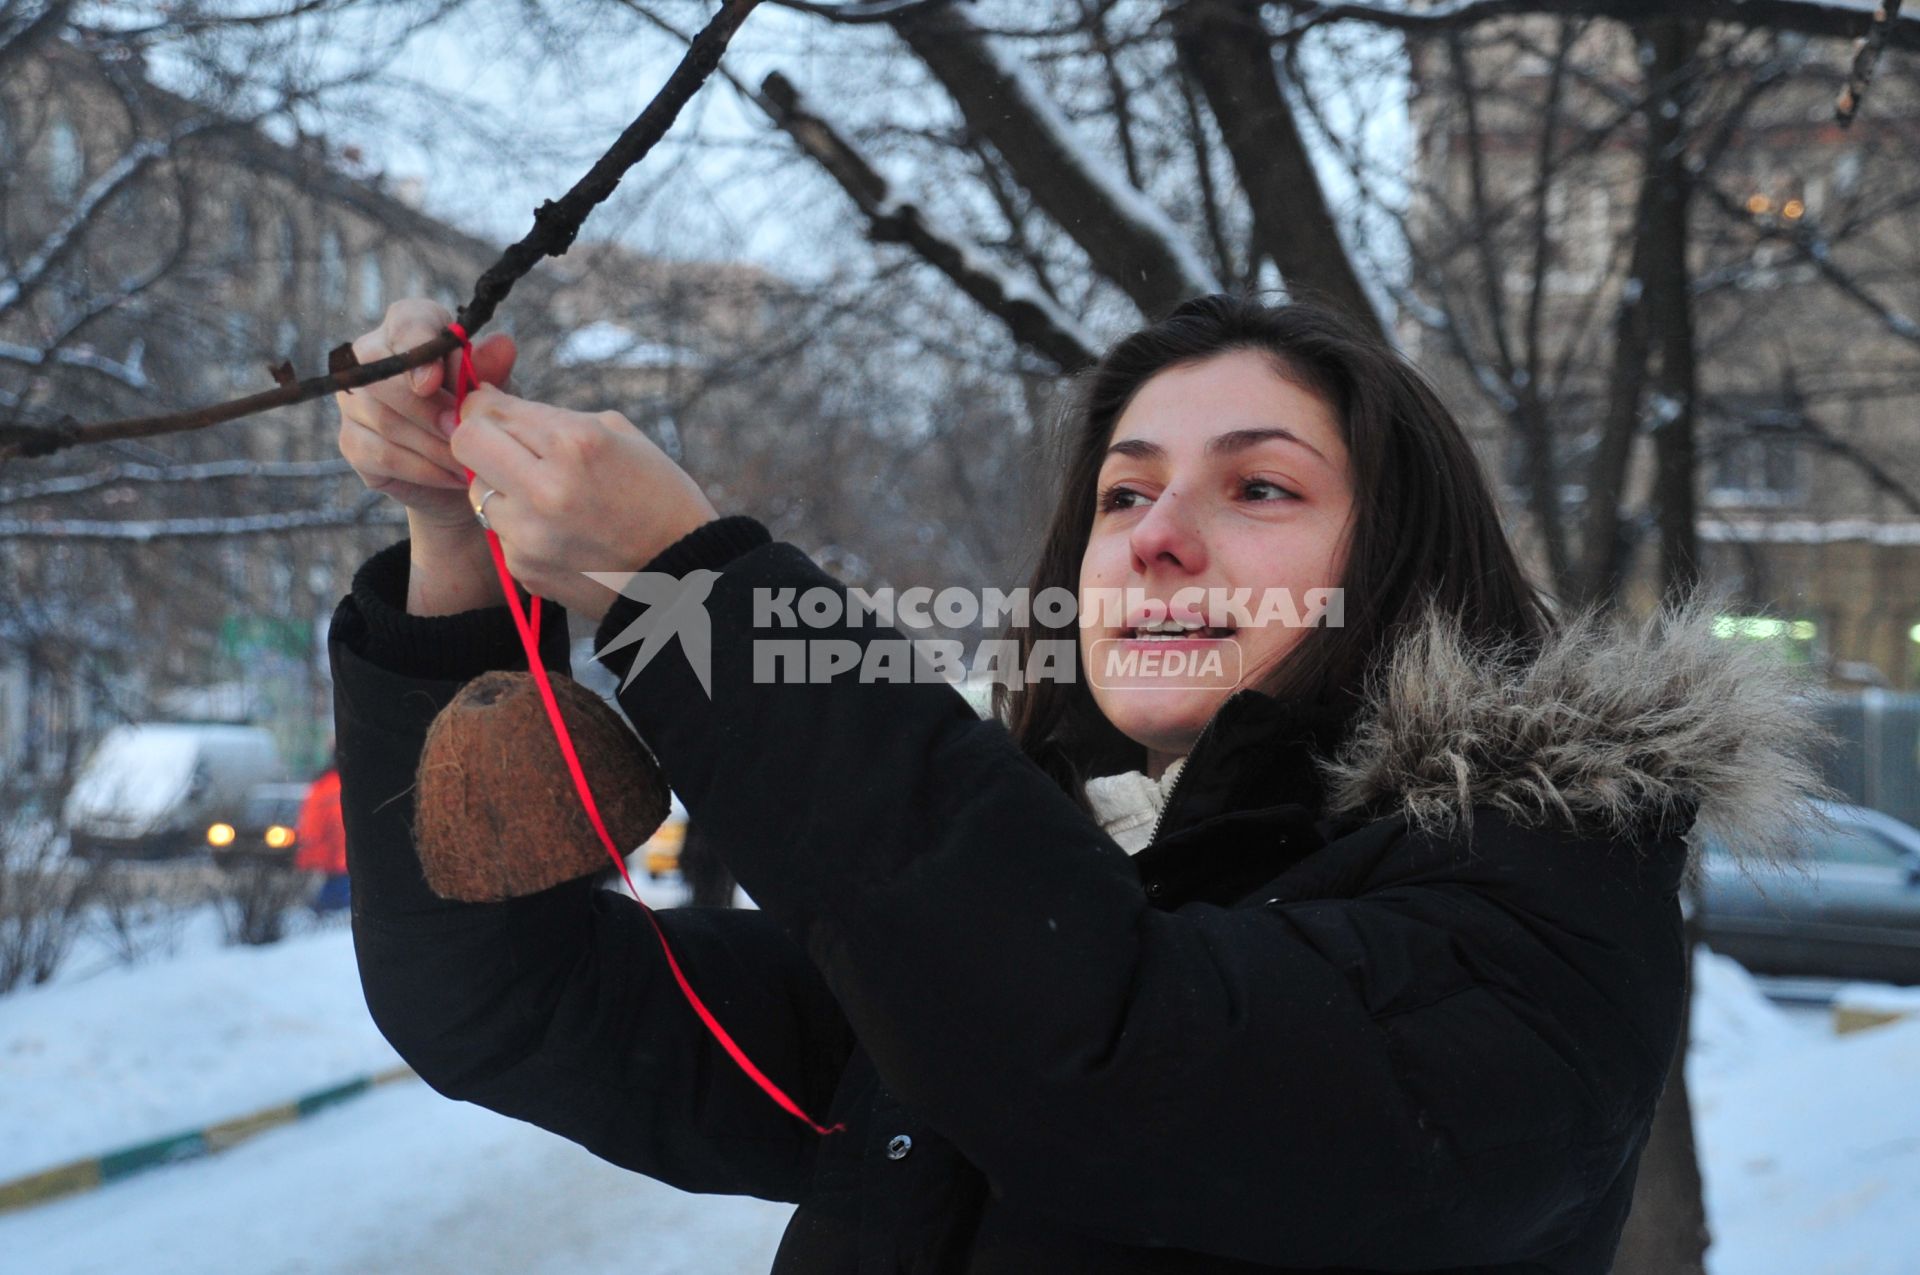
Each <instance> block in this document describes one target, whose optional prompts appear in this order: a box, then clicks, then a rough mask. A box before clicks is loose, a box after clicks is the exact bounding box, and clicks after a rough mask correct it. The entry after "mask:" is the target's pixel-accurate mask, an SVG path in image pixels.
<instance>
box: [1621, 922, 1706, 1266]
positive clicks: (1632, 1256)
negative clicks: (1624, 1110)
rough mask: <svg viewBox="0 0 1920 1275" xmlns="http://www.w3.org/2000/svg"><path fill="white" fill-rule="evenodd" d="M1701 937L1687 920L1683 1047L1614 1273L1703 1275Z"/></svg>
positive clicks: (1657, 1115)
mask: <svg viewBox="0 0 1920 1275" xmlns="http://www.w3.org/2000/svg"><path fill="white" fill-rule="evenodd" d="M1698 943H1699V939H1698V935H1697V934H1696V932H1695V929H1694V925H1693V922H1692V921H1691V920H1689V921H1688V922H1687V994H1686V996H1685V997H1684V998H1683V999H1682V1001H1681V1010H1680V1044H1679V1047H1678V1048H1676V1049H1675V1050H1674V1051H1673V1060H1672V1062H1671V1063H1670V1064H1669V1065H1668V1068H1667V1087H1666V1089H1665V1091H1664V1092H1663V1093H1662V1094H1661V1096H1660V1105H1659V1106H1658V1107H1657V1108H1655V1109H1654V1113H1653V1132H1652V1134H1651V1135H1650V1136H1649V1138H1648V1139H1647V1147H1646V1150H1645V1151H1644V1152H1643V1153H1642V1154H1641V1156H1640V1176H1639V1178H1638V1179H1637V1180H1636V1181H1635V1182H1634V1186H1633V1212H1632V1213H1631V1214H1629V1215H1628V1217H1627V1229H1626V1231H1625V1232H1624V1233H1623V1234H1622V1235H1621V1237H1620V1248H1619V1251H1618V1252H1617V1253H1616V1254H1615V1256H1614V1260H1613V1275H1704V1272H1705V1271H1706V1268H1707V1266H1706V1258H1707V1248H1708V1246H1709V1245H1710V1244H1711V1243H1712V1238H1713V1237H1712V1234H1711V1232H1709V1230H1708V1229H1707V1214H1706V1208H1705V1205H1704V1203H1703V1197H1702V1194H1701V1181H1700V1158H1699V1150H1698V1148H1697V1147H1696V1146H1695V1145H1694V1138H1693V1103H1692V1100H1691V1099H1690V1098H1689V1097H1688V1094H1687V1050H1688V1048H1689V1046H1690V1045H1691V1043H1692V1032H1691V1031H1690V1030H1689V1023H1690V1021H1691V1019H1692V1017H1693V954H1694V949H1695V948H1696V947H1697V946H1698Z"/></svg>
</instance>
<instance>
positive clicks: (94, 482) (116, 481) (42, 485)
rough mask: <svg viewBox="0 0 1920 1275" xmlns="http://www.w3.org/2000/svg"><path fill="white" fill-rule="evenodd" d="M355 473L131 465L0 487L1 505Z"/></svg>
mask: <svg viewBox="0 0 1920 1275" xmlns="http://www.w3.org/2000/svg"><path fill="white" fill-rule="evenodd" d="M351 472H353V467H352V466H351V465H349V464H347V462H346V461H344V460H209V461H201V462H199V463H197V464H184V465H142V464H138V463H128V464H125V465H114V466H112V467H110V468H107V469H96V470H92V471H90V472H88V473H84V474H62V475H61V476H60V477H58V478H43V479H41V480H39V481H38V482H30V483H18V484H15V485H14V486H12V487H0V505H7V504H18V503H19V502H20V501H23V500H45V499H47V498H48V497H51V496H72V495H77V494H78V493H80V492H85V491H95V490H98V489H99V488H101V487H118V486H121V485H123V484H125V483H200V482H206V481H208V480H210V479H216V478H335V477H338V476H340V475H342V474H348V473H351Z"/></svg>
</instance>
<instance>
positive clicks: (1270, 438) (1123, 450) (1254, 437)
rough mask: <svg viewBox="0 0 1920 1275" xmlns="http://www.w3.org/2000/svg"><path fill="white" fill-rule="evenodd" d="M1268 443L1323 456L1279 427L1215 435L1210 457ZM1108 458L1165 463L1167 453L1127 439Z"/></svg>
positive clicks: (1139, 440)
mask: <svg viewBox="0 0 1920 1275" xmlns="http://www.w3.org/2000/svg"><path fill="white" fill-rule="evenodd" d="M1266 442H1280V443H1294V444H1297V445H1298V446H1301V447H1304V448H1306V449H1307V450H1308V451H1310V452H1312V453H1313V454H1314V455H1315V456H1320V449H1319V448H1317V447H1315V446H1314V445H1313V444H1312V443H1309V442H1308V441H1307V440H1306V439H1304V438H1301V437H1300V436H1299V435H1298V434H1296V433H1294V432H1293V431H1292V430H1287V429H1281V428H1280V427H1279V426H1277V425H1270V426H1266V427H1264V428H1260V429H1230V430H1228V431H1227V432H1226V433H1224V434H1215V435H1214V436H1213V437H1212V438H1209V439H1208V440H1207V455H1209V456H1224V455H1230V454H1232V453H1234V452H1243V451H1245V450H1246V449H1247V448H1249V447H1252V446H1254V445H1255V444H1256V443H1266ZM1107 455H1109V456H1129V457H1132V458H1133V459H1134V460H1165V459H1166V458H1167V449H1166V448H1164V447H1162V446H1160V444H1158V443H1150V442H1148V441H1147V440H1146V439H1144V438H1123V439H1121V440H1120V441H1119V442H1117V443H1115V444H1114V445H1113V446H1111V447H1109V448H1107ZM1320 459H1321V460H1322V461H1323V462H1324V461H1325V460H1326V459H1327V458H1326V457H1325V456H1320Z"/></svg>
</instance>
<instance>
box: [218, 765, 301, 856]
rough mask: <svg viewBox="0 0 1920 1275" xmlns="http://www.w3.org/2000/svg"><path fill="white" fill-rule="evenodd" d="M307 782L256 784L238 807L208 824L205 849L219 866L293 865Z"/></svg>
mask: <svg viewBox="0 0 1920 1275" xmlns="http://www.w3.org/2000/svg"><path fill="white" fill-rule="evenodd" d="M306 795H307V785H306V784H280V783H274V784H255V785H254V786H253V787H252V788H250V789H248V790H247V798H246V800H245V801H244V802H242V803H241V804H240V808H239V809H238V810H236V811H233V812H230V813H228V814H227V815H226V817H224V818H220V819H216V820H215V821H214V822H213V823H210V824H208V825H207V851H208V853H210V854H211V855H212V856H213V861H214V863H215V864H216V865H218V866H219V867H221V868H225V869H228V870H232V869H234V868H239V867H245V866H247V865H250V864H271V865H277V866H279V867H288V868H290V867H292V866H293V855H294V847H295V845H296V843H297V842H298V841H299V836H298V834H297V833H296V831H295V829H297V828H298V827H299V820H300V803H301V802H302V801H304V800H305V799H306Z"/></svg>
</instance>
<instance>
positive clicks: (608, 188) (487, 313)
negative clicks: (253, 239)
mask: <svg viewBox="0 0 1920 1275" xmlns="http://www.w3.org/2000/svg"><path fill="white" fill-rule="evenodd" d="M759 3H760V0H726V3H725V4H724V5H723V6H722V8H721V10H720V12H719V13H717V14H715V15H714V17H713V20H712V21H710V22H709V23H707V25H706V27H705V29H703V30H702V31H701V32H700V34H699V35H697V36H695V37H694V40H693V42H692V43H691V44H690V45H688V46H687V52H686V54H685V56H683V57H682V58H681V59H680V65H679V66H677V67H675V68H674V71H673V74H672V75H671V76H669V77H668V79H667V82H666V84H665V85H664V86H663V87H662V88H661V90H660V92H659V93H658V94H656V95H655V96H654V99H653V100H652V101H651V102H649V103H647V107H646V109H645V110H643V111H641V112H640V114H639V116H638V117H637V118H635V119H634V121H633V123H631V124H629V125H627V128H626V131H625V132H623V133H621V134H620V138H619V140H618V141H616V142H615V143H614V144H613V146H612V147H610V148H609V149H608V151H607V153H606V154H604V155H602V156H601V157H600V158H599V159H598V160H596V161H595V162H594V165H593V167H592V168H591V169H589V170H588V171H587V174H586V176H584V177H582V178H581V179H580V180H579V181H578V182H576V183H575V184H574V186H573V189H571V190H569V191H568V192H567V193H566V194H565V195H563V196H561V197H560V198H559V199H558V200H549V201H548V202H546V203H544V204H541V205H540V207H539V208H537V209H535V210H534V214H533V229H532V230H531V231H529V232H528V233H527V235H526V237H525V238H524V239H522V240H520V242H518V243H516V244H514V245H513V246H512V247H510V248H508V249H507V250H506V251H505V252H504V253H502V254H501V255H500V259H499V260H498V261H496V262H495V263H494V264H493V265H492V266H490V267H488V268H487V271H486V273H484V274H482V275H481V276H480V278H479V280H478V281H477V282H476V283H475V284H474V288H473V299H472V300H471V301H469V302H467V304H466V305H464V306H461V307H460V313H459V322H460V324H461V326H462V327H464V328H465V329H466V331H467V334H468V335H469V336H470V337H471V336H473V335H476V334H477V333H478V332H479V331H480V329H481V328H483V327H485V326H486V324H487V322H488V321H489V320H491V319H492V318H493V314H494V310H495V309H496V308H497V307H498V306H499V304H500V303H501V302H502V301H504V300H506V297H507V294H508V293H509V292H510V291H511V290H512V288H513V285H514V284H515V283H516V282H518V281H519V280H520V279H521V278H522V277H523V276H525V275H526V273H527V272H528V271H529V270H531V269H533V267H534V266H535V265H536V264H538V263H539V261H540V259H541V258H542V257H558V256H562V255H564V254H565V253H566V251H567V249H569V248H571V247H572V246H573V241H574V238H575V236H577V235H578V234H579V233H580V227H581V226H582V225H583V224H585V222H586V219H587V215H588V214H589V213H591V212H592V211H593V209H594V207H595V206H596V205H598V204H599V203H600V202H601V201H602V200H604V199H606V198H607V196H609V195H611V194H612V193H613V191H614V188H615V187H617V186H618V185H619V184H620V179H621V178H622V177H623V176H625V175H626V172H627V170H628V169H630V168H632V167H633V166H634V165H635V164H637V163H639V162H640V161H641V160H642V159H643V158H645V157H646V154H647V152H648V151H650V150H652V149H653V147H654V144H655V143H656V142H658V141H659V140H660V139H661V138H662V137H664V136H665V135H666V132H667V130H668V129H669V128H670V127H672V125H673V121H674V120H675V119H676V118H677V117H678V116H679V114H680V110H681V108H682V107H684V106H685V105H686V104H687V102H688V101H689V100H690V99H691V98H692V97H693V95H694V94H695V93H696V92H698V91H699V89H700V86H701V85H703V84H705V83H706V81H707V78H708V77H709V76H711V75H712V74H713V70H714V68H715V67H716V66H718V65H719V63H720V55H721V54H722V53H724V52H725V51H726V47H727V43H728V42H729V41H730V40H731V39H732V38H733V34H734V32H736V31H737V30H739V28H740V24H741V23H742V22H744V21H745V20H746V18H747V15H748V14H749V13H751V12H752V11H753V10H754V8H755V7H756V6H757V5H758V4H759ZM458 345H459V342H458V341H457V340H456V339H455V338H454V336H453V334H452V333H451V332H442V333H441V334H440V335H439V336H436V337H435V338H434V339H433V340H431V341H427V342H425V343H423V344H421V345H416V346H414V347H413V348H412V349H410V350H406V351H403V352H402V353H399V354H396V355H393V356H392V357H390V358H384V359H381V360H379V361H378V362H375V363H360V362H359V361H357V360H356V359H355V358H354V354H353V347H352V346H351V345H347V344H342V345H339V346H336V347H334V349H333V351H332V352H331V353H329V354H328V356H327V374H326V375H325V376H314V377H308V378H307V379H306V380H295V379H294V378H293V369H292V368H291V367H290V366H289V365H287V364H284V363H283V364H281V365H279V367H277V368H275V369H274V377H275V379H276V380H279V381H280V382H281V384H280V386H279V388H277V389H272V390H265V391H262V392H261V393H259V394H249V395H247V396H246V397H244V398H238V399H234V400H232V401H230V402H226V403H216V404H212V405H209V406H207V407H199V408H194V409H192V410H190V411H184V412H169V413H166V414H163V415H159V416H136V417H130V418H128V419H125V420H117V421H100V422H97V423H95V424H90V425H82V424H77V423H74V422H72V421H70V420H63V421H60V422H57V423H55V424H53V425H48V426H39V427H35V426H22V425H0V460H9V459H11V458H13V457H15V456H22V457H25V456H45V455H49V454H50V453H53V452H57V451H61V450H64V449H65V448H68V447H75V446H79V445H81V444H84V443H104V442H108V441H111V440H113V439H120V438H151V437H153V436H155V435H158V434H178V433H184V432H185V431H187V430H194V429H204V428H206V427H207V426H210V425H219V424H222V423H224V422H226V421H231V420H238V419H239V418H241V417H243V416H252V415H255V414H257V413H260V412H265V411H269V410H271V409H273V408H276V407H288V406H291V405H292V404H294V403H304V402H307V401H308V400H311V399H317V398H320V397H323V396H324V395H328V394H335V393H339V392H341V391H344V390H353V389H358V388H360V387H361V386H363V385H372V384H373V383H374V382H376V381H384V380H386V379H387V378H388V377H392V376H398V375H400V374H401V373H402V372H405V371H408V370H409V369H411V368H416V367H422V366H425V365H426V364H428V363H433V362H437V361H438V360H440V359H443V358H445V357H446V356H447V355H449V354H451V353H452V352H453V351H454V350H455V349H456V348H457V347H458Z"/></svg>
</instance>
